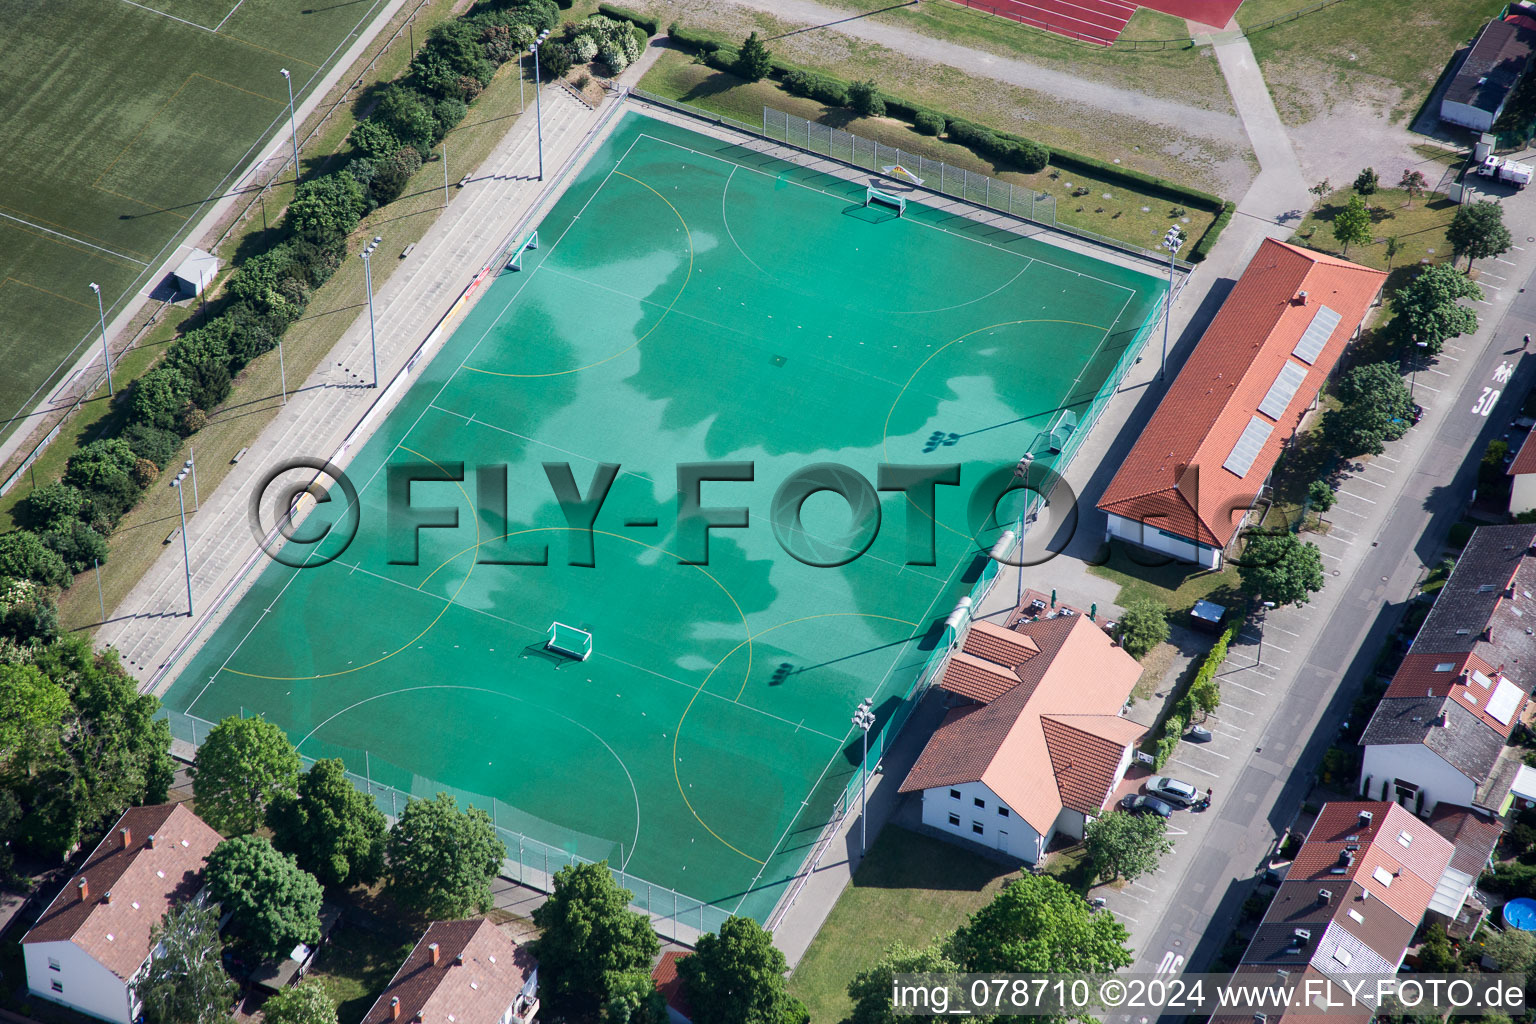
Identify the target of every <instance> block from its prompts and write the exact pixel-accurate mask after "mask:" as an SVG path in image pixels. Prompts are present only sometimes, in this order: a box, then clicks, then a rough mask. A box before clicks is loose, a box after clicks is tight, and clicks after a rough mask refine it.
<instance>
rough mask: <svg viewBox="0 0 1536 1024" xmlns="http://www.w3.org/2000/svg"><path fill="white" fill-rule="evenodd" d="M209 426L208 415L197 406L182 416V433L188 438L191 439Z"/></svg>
mask: <svg viewBox="0 0 1536 1024" xmlns="http://www.w3.org/2000/svg"><path fill="white" fill-rule="evenodd" d="M207 425H208V414H207V413H205V412H203V410H201V409H199V408H197V407H195V406H194V407H193V408H191V409H188V410H187V411H186V412H185V413H183V414H182V416H181V432H182V433H183V434H184V435H186V436H187V437H191V436H192V435H193V434H195V433H197V432H198V431H199V430H202V429H203V428H204V427H206V426H207Z"/></svg>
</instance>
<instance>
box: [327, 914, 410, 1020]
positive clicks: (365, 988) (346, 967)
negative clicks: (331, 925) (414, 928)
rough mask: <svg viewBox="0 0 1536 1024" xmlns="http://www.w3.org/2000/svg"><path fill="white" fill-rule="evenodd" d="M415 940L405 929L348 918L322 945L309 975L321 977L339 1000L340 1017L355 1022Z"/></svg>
mask: <svg viewBox="0 0 1536 1024" xmlns="http://www.w3.org/2000/svg"><path fill="white" fill-rule="evenodd" d="M414 944H415V942H414V939H413V938H411V937H410V936H406V935H404V933H401V934H400V935H387V934H384V933H381V932H375V931H369V930H367V929H364V928H359V927H358V926H356V925H349V924H346V923H345V922H344V923H342V924H341V925H339V926H337V928H336V930H335V931H333V932H332V933H331V937H330V939H329V940H327V941H326V944H325V945H324V946H322V947H320V952H319V954H318V955H317V956H316V958H315V966H314V967H313V968H312V969H311V970H310V972H309V977H312V978H318V979H320V983H321V984H322V985H324V986H325V988H326V991H327V992H329V993H330V996H331V998H332V999H334V1000H336V1011H337V1012H336V1018H337V1020H339V1021H340V1022H341V1024H355V1022H356V1021H360V1020H362V1019H363V1014H365V1013H367V1012H368V1008H369V1007H370V1006H372V1005H373V1001H374V1000H375V999H377V998H378V997H379V993H380V992H382V991H384V986H385V985H388V984H389V979H390V978H393V977H394V976H395V971H396V970H397V969H398V968H399V967H400V965H401V964H402V963H404V962H405V958H406V957H407V956H408V955H410V952H411V948H412V946H413V945H414Z"/></svg>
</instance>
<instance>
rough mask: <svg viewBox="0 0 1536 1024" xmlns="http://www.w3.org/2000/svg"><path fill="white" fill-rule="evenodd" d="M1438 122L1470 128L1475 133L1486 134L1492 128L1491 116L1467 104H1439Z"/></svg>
mask: <svg viewBox="0 0 1536 1024" xmlns="http://www.w3.org/2000/svg"><path fill="white" fill-rule="evenodd" d="M1440 120H1442V121H1449V122H1451V124H1459V125H1461V126H1462V127H1463V128H1471V129H1472V130H1473V131H1475V132H1486V131H1487V130H1488V129H1490V128H1492V127H1493V115H1492V114H1490V113H1488V111H1486V110H1483V109H1481V108H1478V107H1474V106H1472V105H1470V104H1467V103H1451V102H1443V103H1441V104H1440Z"/></svg>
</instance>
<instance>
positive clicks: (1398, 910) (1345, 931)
mask: <svg viewBox="0 0 1536 1024" xmlns="http://www.w3.org/2000/svg"><path fill="white" fill-rule="evenodd" d="M1449 818H1450V816H1449V815H1447V821H1448V822H1449ZM1464 825H1465V823H1455V824H1448V825H1447V826H1446V827H1448V828H1449V830H1450V831H1451V832H1452V833H1453V834H1455V835H1456V836H1458V837H1460V836H1462V835H1464V834H1465V836H1466V840H1467V847H1468V849H1467V851H1465V853H1463V852H1462V851H1461V850H1460V848H1459V847H1458V845H1457V842H1458V840H1456V839H1452V838H1449V837H1447V836H1446V835H1445V834H1443V831H1442V829H1441V828H1436V827H1434V826H1433V825H1431V824H1429V823H1426V822H1423V821H1420V820H1419V819H1418V818H1416V817H1414V816H1413V815H1412V814H1410V813H1408V812H1407V811H1405V810H1404V809H1403V808H1402V807H1400V806H1398V805H1397V804H1394V803H1390V802H1366V801H1344V802H1335V803H1329V804H1324V805H1323V809H1322V810H1321V811H1320V812H1319V813H1318V816H1317V821H1316V822H1314V823H1313V825H1312V828H1311V830H1310V831H1309V832H1308V833H1307V839H1306V842H1304V843H1303V844H1302V847H1301V849H1300V850H1299V851H1297V854H1296V858H1295V860H1294V861H1293V862H1292V863H1291V866H1290V868H1289V869H1288V870H1287V872H1286V876H1285V880H1284V881H1283V882H1281V883H1280V889H1279V891H1278V892H1277V893H1276V894H1275V898H1274V900H1273V901H1271V903H1270V905H1269V909H1268V910H1266V911H1265V913H1264V918H1263V920H1262V921H1261V922H1260V923H1259V926H1258V928H1256V929H1255V930H1254V935H1253V939H1252V940H1251V941H1250V942H1249V944H1248V948H1247V949H1246V950H1245V951H1244V952H1243V956H1242V959H1241V960H1240V961H1239V967H1238V970H1237V973H1239V974H1244V975H1260V974H1267V975H1268V976H1269V977H1270V978H1272V979H1273V978H1275V976H1276V973H1277V972H1280V973H1282V974H1283V975H1284V977H1286V978H1287V979H1288V980H1290V981H1296V980H1298V979H1300V978H1306V977H1309V976H1320V977H1323V978H1331V979H1335V980H1339V979H1342V978H1345V977H1347V976H1349V975H1360V974H1365V975H1382V974H1386V975H1390V974H1395V973H1396V972H1397V970H1398V968H1399V967H1400V966H1402V962H1403V957H1404V955H1405V954H1406V953H1407V951H1408V947H1409V946H1410V945H1411V944H1412V942H1413V936H1414V933H1415V932H1416V931H1417V930H1418V928H1419V925H1420V924H1421V923H1422V922H1423V921H1424V918H1425V915H1426V913H1429V912H1430V911H1431V908H1432V907H1434V906H1435V904H1436V901H1437V900H1439V899H1442V898H1446V897H1449V896H1450V895H1451V894H1452V891H1453V890H1455V889H1456V888H1457V887H1458V885H1459V884H1460V882H1461V880H1463V879H1464V878H1465V875H1464V874H1463V873H1461V872H1460V871H1459V870H1458V869H1455V868H1453V867H1452V865H1453V864H1455V863H1456V862H1457V860H1458V858H1459V857H1462V858H1464V857H1467V856H1470V858H1471V859H1473V860H1475V859H1476V857H1477V856H1478V854H1477V850H1478V849H1481V848H1482V847H1481V844H1482V843H1483V841H1484V839H1485V838H1486V837H1485V835H1484V832H1483V830H1482V829H1481V827H1480V826H1475V827H1472V828H1470V829H1467V830H1466V831H1465V832H1464V831H1463V826H1464ZM1448 873H1450V874H1451V875H1452V876H1453V877H1451V878H1448V877H1447V875H1448ZM1465 895H1466V890H1465V889H1462V890H1461V898H1465ZM1442 906H1444V904H1442ZM1458 909H1459V908H1458ZM1282 1016H1285V1014H1284V1013H1281V1014H1274V1013H1271V1014H1269V1015H1268V1016H1267V1021H1266V1024H1272V1022H1277V1021H1278V1020H1279V1019H1280V1017H1282ZM1297 1016H1298V1018H1301V1017H1302V1016H1304V1015H1302V1014H1298V1015H1297ZM1314 1016H1315V1011H1314ZM1329 1019H1330V1020H1334V1019H1340V1020H1344V1021H1351V1022H1352V1021H1355V1020H1356V1019H1358V1020H1359V1021H1360V1022H1361V1024H1364V1022H1365V1021H1367V1020H1369V1019H1370V1016H1369V1015H1368V1014H1362V1015H1359V1016H1358V1018H1356V1017H1354V1016H1351V1015H1350V1014H1349V1013H1348V1012H1346V1011H1342V1010H1341V1011H1337V1012H1336V1013H1333V1012H1331V1013H1330V1014H1329ZM1211 1020H1212V1021H1219V1022H1221V1024H1253V1015H1252V1014H1244V1015H1218V1016H1214V1017H1212V1018H1211Z"/></svg>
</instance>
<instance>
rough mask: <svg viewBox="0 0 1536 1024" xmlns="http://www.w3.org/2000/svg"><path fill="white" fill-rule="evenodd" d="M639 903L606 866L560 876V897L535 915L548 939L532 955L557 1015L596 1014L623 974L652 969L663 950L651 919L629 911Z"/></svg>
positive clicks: (577, 867)
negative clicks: (655, 959) (595, 1011)
mask: <svg viewBox="0 0 1536 1024" xmlns="http://www.w3.org/2000/svg"><path fill="white" fill-rule="evenodd" d="M633 898H634V894H633V893H631V892H630V891H629V890H628V889H623V888H620V887H619V884H618V883H617V882H615V881H614V879H613V872H611V871H609V870H608V864H607V862H606V861H603V862H599V863H596V864H577V865H573V866H571V867H566V868H561V869H560V870H559V872H557V873H556V874H555V886H554V892H552V893H550V896H549V899H548V900H546V901H545V902H544V904H543V905H542V906H540V907H538V908H536V909H535V910H534V912H533V923H534V924H536V925H538V926H539V928H540V929H542V934H541V935H540V936H539V938H538V939H536V940H535V941H534V943H533V950H532V952H533V954H534V956H536V957H538V958H539V964H540V966H541V967H542V968H543V972H542V973H541V975H540V977H541V988H542V990H543V991H544V992H545V993H547V997H548V1001H549V1004H550V1008H551V1010H552V1011H553V1012H555V1013H564V1014H566V1015H567V1016H579V1015H580V1014H583V1013H591V1012H593V1011H594V1010H596V1009H597V1008H598V1007H600V1006H602V1005H604V1004H605V1003H606V1002H608V1000H609V998H610V997H611V996H612V995H613V990H612V985H611V982H612V981H613V979H614V978H615V977H616V976H617V975H619V974H622V973H623V972H626V971H632V970H637V969H638V970H645V971H649V970H650V965H651V960H652V959H653V958H654V957H655V956H656V953H657V952H658V951H659V950H660V948H661V946H660V943H659V942H658V941H657V939H656V933H655V932H654V931H652V930H651V922H650V920H649V919H648V918H647V917H646V916H645V915H644V914H639V913H636V912H635V911H633V910H630V909H629V902H630V900H631V899H633ZM542 979H547V980H542Z"/></svg>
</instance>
